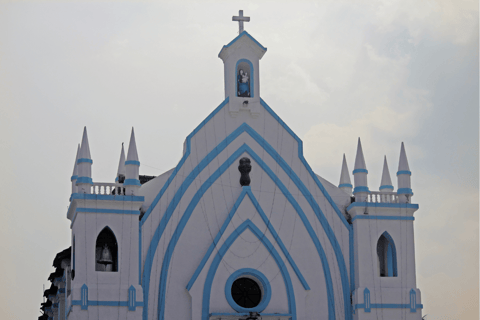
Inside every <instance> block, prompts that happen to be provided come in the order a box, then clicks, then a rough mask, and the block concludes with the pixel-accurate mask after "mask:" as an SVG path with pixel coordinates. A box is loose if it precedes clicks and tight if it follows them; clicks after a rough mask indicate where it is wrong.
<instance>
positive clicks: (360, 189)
mask: <svg viewBox="0 0 480 320" xmlns="http://www.w3.org/2000/svg"><path fill="white" fill-rule="evenodd" d="M358 192H368V193H370V190H368V187H363V186H362V187H355V189H353V194H355V193H358Z"/></svg>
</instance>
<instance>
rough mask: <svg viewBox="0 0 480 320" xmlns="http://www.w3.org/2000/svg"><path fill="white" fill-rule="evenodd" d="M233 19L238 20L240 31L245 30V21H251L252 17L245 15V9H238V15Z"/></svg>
mask: <svg viewBox="0 0 480 320" xmlns="http://www.w3.org/2000/svg"><path fill="white" fill-rule="evenodd" d="M232 21H238V33H242V32H243V21H246V22H249V21H250V17H244V16H243V10H238V16H233V17H232Z"/></svg>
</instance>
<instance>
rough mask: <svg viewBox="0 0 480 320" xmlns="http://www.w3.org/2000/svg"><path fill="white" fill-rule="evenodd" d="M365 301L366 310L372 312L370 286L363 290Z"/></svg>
mask: <svg viewBox="0 0 480 320" xmlns="http://www.w3.org/2000/svg"><path fill="white" fill-rule="evenodd" d="M363 302H364V304H365V307H364V310H365V312H370V307H371V306H370V290H368V288H365V290H363Z"/></svg>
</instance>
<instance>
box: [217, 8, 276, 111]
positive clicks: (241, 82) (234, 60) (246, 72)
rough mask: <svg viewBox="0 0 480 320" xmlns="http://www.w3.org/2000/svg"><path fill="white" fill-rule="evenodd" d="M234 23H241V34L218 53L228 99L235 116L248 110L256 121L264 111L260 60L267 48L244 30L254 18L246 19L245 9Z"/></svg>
mask: <svg viewBox="0 0 480 320" xmlns="http://www.w3.org/2000/svg"><path fill="white" fill-rule="evenodd" d="M232 20H233V21H238V22H239V35H238V36H237V37H236V38H235V39H233V40H232V41H231V42H230V43H229V44H227V45H225V46H223V48H222V50H221V51H220V53H219V54H218V57H219V58H220V59H222V60H223V64H224V75H225V99H228V103H229V112H230V114H231V116H232V117H236V116H237V114H238V113H239V112H240V111H248V112H250V114H251V116H252V117H253V118H256V117H258V115H259V108H260V81H259V79H260V78H259V73H260V70H259V66H260V64H259V61H260V59H262V57H263V55H264V54H265V52H266V51H267V48H265V47H263V46H262V45H261V44H260V43H259V42H258V41H257V40H255V39H254V38H253V37H252V36H251V35H250V34H249V33H248V32H247V31H245V30H244V29H243V23H244V22H248V21H250V17H244V16H243V10H240V12H239V15H238V16H234V17H232Z"/></svg>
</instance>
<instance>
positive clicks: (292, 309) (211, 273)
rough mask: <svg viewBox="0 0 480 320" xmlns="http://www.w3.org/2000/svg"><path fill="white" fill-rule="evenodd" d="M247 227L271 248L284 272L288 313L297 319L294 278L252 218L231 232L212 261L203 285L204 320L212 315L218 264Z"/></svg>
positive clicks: (273, 255)
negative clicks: (213, 287)
mask: <svg viewBox="0 0 480 320" xmlns="http://www.w3.org/2000/svg"><path fill="white" fill-rule="evenodd" d="M246 229H249V230H250V231H252V233H253V234H254V235H255V236H256V237H257V238H258V239H259V240H260V241H261V242H262V243H263V245H264V246H265V247H266V248H267V249H268V250H269V252H270V254H271V255H272V257H273V258H274V260H275V262H276V263H277V266H278V268H279V269H280V272H281V273H282V277H283V282H284V283H285V289H286V291H287V299H288V313H289V314H291V315H292V318H291V319H292V320H296V319H297V311H296V306H295V293H294V291H293V286H292V280H291V279H290V275H289V274H288V270H287V267H286V266H285V264H284V263H283V260H282V258H281V257H280V255H279V254H278V252H277V250H276V249H275V248H274V246H273V245H272V243H271V242H270V240H268V239H267V237H265V236H264V235H263V233H262V232H261V231H260V230H259V229H258V228H257V227H256V226H255V224H253V222H251V221H250V220H245V221H244V222H243V223H242V224H241V225H240V226H239V227H238V228H237V229H236V230H235V231H234V232H232V233H231V234H230V236H229V237H228V238H227V240H226V241H225V243H224V244H223V245H222V247H221V248H220V250H218V252H217V254H216V255H215V258H214V259H213V261H212V264H211V265H210V268H209V270H208V274H207V279H206V280H205V285H204V287H203V301H202V320H208V319H209V316H210V311H209V310H210V293H211V290H212V283H213V279H214V277H215V273H216V272H217V269H218V265H219V264H220V262H221V260H222V258H223V256H224V255H225V253H226V252H227V250H228V249H229V248H230V246H231V245H232V244H233V243H234V242H235V240H236V239H237V238H238V236H240V234H242V233H243V232H244V231H245V230H246Z"/></svg>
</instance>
